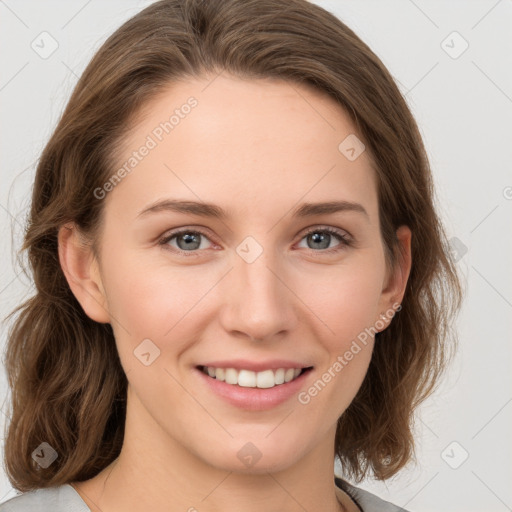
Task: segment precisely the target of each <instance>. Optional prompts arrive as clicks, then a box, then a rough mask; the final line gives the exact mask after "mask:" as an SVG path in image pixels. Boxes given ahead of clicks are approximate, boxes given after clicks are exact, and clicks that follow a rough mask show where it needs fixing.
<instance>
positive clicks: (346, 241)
mask: <svg viewBox="0 0 512 512" xmlns="http://www.w3.org/2000/svg"><path fill="white" fill-rule="evenodd" d="M185 233H188V234H193V235H202V236H204V237H205V238H208V240H209V237H208V235H207V234H206V233H205V232H203V231H201V230H197V229H180V230H178V231H174V232H171V233H169V234H168V235H166V236H164V237H163V238H161V239H160V240H159V241H158V244H159V245H162V246H163V247H164V249H166V250H170V251H172V252H174V253H177V254H179V255H183V256H186V257H197V256H199V252H201V251H200V250H199V249H196V250H194V251H183V250H181V249H178V248H176V247H172V248H169V246H168V245H167V244H168V243H169V242H170V241H171V240H172V239H173V238H175V237H177V236H179V235H183V234H185ZM312 233H329V234H330V235H334V237H336V238H337V239H338V241H339V242H340V244H339V245H337V246H335V247H331V248H330V249H322V250H319V251H315V250H314V249H308V250H309V251H311V252H317V253H322V254H333V253H337V252H339V251H342V250H343V249H345V248H347V247H351V246H352V245H353V242H352V239H351V238H350V236H349V235H345V234H343V232H342V231H340V230H337V229H335V228H331V227H315V228H312V229H310V230H308V231H307V232H306V233H304V235H303V236H302V238H301V239H300V240H301V241H302V240H303V239H304V238H305V237H307V236H308V235H310V234H312ZM210 241H211V240H210Z"/></svg>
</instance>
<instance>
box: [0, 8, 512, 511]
mask: <svg viewBox="0 0 512 512" xmlns="http://www.w3.org/2000/svg"><path fill="white" fill-rule="evenodd" d="M149 3H151V2H150V1H135V0H129V1H128V0H116V1H114V0H110V1H101V2H100V1H99V0H89V1H86V0H73V1H69V0H68V1H66V2H64V1H60V2H57V1H45V2H39V1H36V0H31V1H29V0H25V1H16V2H15V1H14V0H0V24H1V30H0V44H1V48H2V53H1V54H0V59H1V66H0V72H1V74H0V101H1V103H0V108H1V124H0V129H1V137H0V144H1V150H0V158H1V166H0V172H1V176H0V183H1V191H0V234H1V236H2V240H3V242H2V244H1V245H0V251H1V252H0V257H1V261H2V265H1V266H0V315H1V317H2V318H3V317H4V316H5V315H6V314H7V313H8V312H9V311H11V310H12V309H13V308H14V307H15V306H16V305H17V304H19V302H20V301H21V300H22V298H23V297H26V296H29V295H30V294H31V293H32V291H33V288H32V287H31V283H30V280H29V279H27V278H26V277H25V276H24V275H23V274H19V271H20V269H19V268H18V267H17V266H16V265H15V264H14V261H13V255H14V251H15V250H17V249H18V248H19V246H20V243H21V239H22V235H23V223H24V219H25V215H26V212H27V208H28V206H29V200H30V190H31V186H32V180H33V177H34V170H35V163H36V161H37V158H38V156H39V154H40V152H41V150H42V149H43V147H44V145H45V144H46V142H47V140H48V138H49V136H50V134H51V133H52V130H53V128H54V126H55V124H56V122H57V120H58V118H59V115H60V113H61V111H62V109H63V107H64V105H65V103H66V101H67V99H68V97H69V94H70V93H71V90H72V88H73V86H74V84H75V83H76V81H77V78H78V77H79V76H80V74H81V72H82V70H83V69H84V67H85V65H86V64H87V63H88V61H89V60H90V58H91V57H92V55H93V53H94V52H95V51H96V50H97V49H98V48H99V47H100V45H101V43H102V42H103V41H104V40H105V39H106V38H107V37H108V36H109V35H110V34H111V33H112V32H114V30H115V29H116V28H118V27H119V26H120V25H121V24H122V23H123V22H124V21H125V20H127V19H128V18H130V17H131V16H132V15H134V14H135V13H136V12H138V11H140V10H141V9H142V8H143V7H145V6H146V5H148V4H149ZM315 3H317V4H319V5H321V6H323V7H325V8H327V9H328V10H330V11H331V12H333V13H334V14H336V15H337V16H339V17H340V18H341V19H342V20H343V21H345V22H346V23H347V24H348V25H349V26H350V27H351V28H352V29H353V30H354V31H355V32H356V33H357V34H358V35H359V36H360V37H361V38H362V39H363V40H364V41H365V42H366V43H367V44H369V46H370V47H371V48H372V49H373V50H374V51H375V53H376V54H377V55H378V56H379V57H380V58H381V59H382V61H383V62H384V64H385V65H386V66H387V67H388V69H389V70H390V72H391V73H392V75H393V76H394V77H395V78H396V80H397V82H398V84H399V86H400V89H401V90H402V91H403V93H404V94H405V96H406V98H407V100H408V102H409V105H410V107H411V109H412V111H413V113H414V115H415V116H416V119H417V120H418V123H419V125H420V129H421V132H422V134H423V136H424V140H425V143H426V146H427V150H428V153H429V156H430V159H431V163H432V168H433V172H434V175H435V181H436V185H437V197H438V200H439V204H440V213H441V215H442V217H443V219H444V222H445V225H446V228H447V231H448V234H449V237H450V238H451V237H456V239H458V242H456V243H455V242H454V248H455V249H454V250H455V251H457V254H458V256H459V257H460V260H459V262H458V265H460V268H461V270H462V272H463V275H464V276H465V278H466V280H467V298H466V301H465V305H464V309H463V311H462V313H461V315H460V317H459V320H458V322H457V328H458V332H459V336H460V351H459V354H458V356H457V358H456V360H455V361H454V364H453V365H452V366H451V368H450V371H449V373H448V376H447V378H446V379H445V381H444V383H443V385H442V386H441V388H440V389H439V391H438V392H437V393H436V394H435V395H434V396H433V397H432V398H431V399H429V400H428V402H427V403H426V404H425V405H424V406H422V407H421V410H420V414H419V416H418V421H417V439H418V451H417V459H418V463H417V465H416V466H414V465H411V466H410V467H409V468H407V469H406V470H404V471H402V472H401V473H400V474H399V475H397V476H396V477H395V478H393V479H392V480H391V481H388V482H386V483H379V482H374V481H366V482H364V483H363V484H362V487H364V488H366V489H368V490H370V491H372V492H374V493H376V494H378V495H380V496H381V497H383V498H384V499H387V500H390V501H393V502H394V503H396V504H397V505H402V506H405V507H406V508H407V509H409V510H411V511H416V512H427V511H432V510H435V511H437V512H441V511H464V512H471V511H485V512H494V511H496V512H501V511H506V510H512V491H511V487H510V482H511V481H512V470H511V469H512V463H511V459H512V450H511V448H512V438H511V436H510V426H511V423H512V421H511V419H512V404H511V401H512V386H511V380H512V378H511V371H510V369H511V352H512V344H511V343H510V341H511V340H510V332H511V331H512V329H511V327H512V325H511V323H512V322H511V308H512V284H511V274H512V273H511V271H510V261H511V246H512V237H511V233H512V230H511V229H510V224H511V223H510V220H511V209H512V173H511V163H512V155H511V152H512V149H511V148H512V144H511V142H512V138H511V135H512V129H511V120H512V65H511V64H512V62H511V61H512V58H511V55H512V36H511V35H510V28H511V27H512V1H511V0H499V1H496V0H489V1H487V0H486V1H483V0H482V1H467V0H465V1H462V0H461V1H450V2H448V1H426V0H423V1H420V0H415V1H413V0H400V1H399V0H396V1H395V0H394V1H382V0H381V1H378V0H375V1H369V0H359V1H355V0H351V1H346V0H331V1H316V2H315ZM44 31H46V32H48V33H49V34H51V37H52V38H54V39H55V40H56V41H57V43H58V48H57V49H56V50H55V52H54V53H53V54H52V55H50V56H48V57H47V58H42V57H41V56H40V55H39V54H38V53H36V51H35V50H34V49H33V48H32V47H31V44H34V46H36V45H37V44H39V46H40V47H41V46H42V43H41V42H40V41H41V38H42V37H48V36H41V35H40V34H41V33H42V32H44ZM454 31H455V32H457V33H458V34H453V32H454ZM33 41H35V42H34V43H33ZM443 41H444V42H443ZM50 44H51V41H50V40H49V39H47V40H46V43H45V48H46V49H47V50H48V48H51V47H50ZM466 44H468V45H469V46H468V48H467V49H466V50H465V51H464V52H463V53H461V52H462V50H463V49H464V47H465V45H466ZM40 51H42V50H40ZM459 54H460V55H459ZM11 230H14V240H11ZM453 240H455V238H453ZM464 248H466V249H467V252H466V253H465V254H463V252H464V250H465V249H464ZM5 341H6V326H5V325H2V330H1V344H2V345H1V346H2V351H3V349H4V346H5ZM0 392H1V394H2V404H3V409H4V410H5V411H7V401H8V400H9V397H8V395H9V392H8V388H7V383H6V377H5V371H4V369H3V367H2V371H1V373H0ZM6 421H8V418H7V417H6V415H5V412H4V414H0V429H1V431H2V435H3V427H4V423H5V422H6ZM2 449H3V440H2ZM466 456H467V459H466V460H464V458H465V457H466ZM457 466H458V467H457ZM14 495H15V491H14V490H13V489H12V487H11V485H10V483H9V481H8V480H7V478H6V477H5V474H4V473H3V471H1V472H0V501H5V500H6V499H8V498H10V497H12V496H14Z"/></svg>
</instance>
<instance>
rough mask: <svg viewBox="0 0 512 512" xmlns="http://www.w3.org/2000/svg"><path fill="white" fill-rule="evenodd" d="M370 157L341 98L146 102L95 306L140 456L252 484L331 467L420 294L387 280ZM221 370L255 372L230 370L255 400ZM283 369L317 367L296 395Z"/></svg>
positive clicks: (132, 138) (179, 90) (286, 91)
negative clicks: (345, 416) (399, 309)
mask: <svg viewBox="0 0 512 512" xmlns="http://www.w3.org/2000/svg"><path fill="white" fill-rule="evenodd" d="M173 115H174V117H172V118H171V116H173ZM170 118H171V121H170ZM165 123H167V124H165ZM347 137H348V139H346V138H347ZM345 139H346V140H345ZM343 141H345V142H343ZM340 144H341V146H340ZM141 148H146V149H141ZM362 149H363V147H362V146H360V145H358V141H357V139H355V129H354V127H353V125H352V123H351V122H350V119H349V118H348V116H347V115H346V114H345V113H344V111H343V110H342V109H341V108H340V107H339V106H338V105H337V104H336V103H334V101H333V100H332V99H330V98H328V97H324V96H323V95H321V94H319V93H318V92H316V91H313V90H310V89H308V88H303V87H301V86H298V85H295V84H294V85H291V84H289V83H286V82H273V81H267V80H257V81H255V80H253V81H242V80H239V79H235V78H228V77H226V76H225V74H224V75H220V76H219V77H217V78H215V79H212V78H211V77H210V78H209V79H208V80H207V79H204V80H197V81H193V80H190V81H187V82H181V83H178V84H175V85H173V86H172V87H170V88H169V90H168V92H167V93H165V94H163V95H161V96H159V97H158V98H157V99H155V100H154V101H153V102H152V103H150V104H148V105H147V108H146V109H145V115H144V116H143V117H142V118H140V119H139V124H137V125H136V127H135V128H134V129H133V130H131V132H130V134H129V136H128V137H127V138H126V140H125V141H124V145H123V148H122V152H121V154H120V155H118V156H119V160H118V162H117V163H118V166H117V167H116V169H119V168H121V167H122V166H123V165H124V164H125V163H127V165H126V167H125V172H122V171H121V172H119V173H117V178H121V179H120V181H119V180H118V179H117V178H114V179H113V180H112V182H109V183H110V184H108V183H107V184H106V185H105V187H103V188H102V190H100V191H97V194H96V195H97V196H98V197H99V199H98V200H101V201H104V202H105V204H104V207H105V217H104V224H103V228H102V232H101V244H102V245H101V251H100V258H99V267H98V269H99V272H98V273H97V274H94V273H93V275H96V277H95V279H96V282H97V284H98V297H99V299H98V300H97V301H93V300H89V299H82V300H81V302H82V305H83V306H84V309H85V310H86V312H87V313H88V314H89V315H90V316H91V317H93V318H95V319H96V320H98V321H104V322H110V323H111V324H112V327H113V329H114V333H115V338H116V344H117V348H118V351H119V355H120V359H121V363H122V365H123V368H124V370H125V372H126V374H127V378H128V381H129V394H128V404H129V405H128V407H129V411H128V417H129V418H130V421H132V422H136V424H137V428H138V430H137V432H138V433H139V434H138V435H139V439H140V440H141V442H143V441H142V440H145V442H148V443H149V441H148V439H149V438H151V439H152V441H151V442H153V440H155V439H158V440H159V442H160V446H165V445H166V444H165V443H168V444H169V443H170V445H173V446H178V445H179V446H181V447H183V448H184V449H185V450H186V451H187V452H188V453H190V454H193V455H195V456H196V457H197V458H198V459H200V460H202V461H203V462H206V463H208V464H209V465H211V466H214V467H218V468H223V469H228V470H238V471H240V470H242V469H244V468H245V469H250V470H251V471H254V472H259V471H265V470H268V469H269V468H272V470H274V471H277V470H279V469H282V468H285V467H287V466H289V465H291V464H293V463H294V462H296V461H298V460H299V459H301V458H302V457H304V456H305V455H306V454H307V453H309V452H310V451H311V450H313V449H315V448H319V447H323V449H325V450H327V451H328V453H332V452H333V440H334V433H335V429H336V422H337V420H338V418H339V417H340V415H341V414H342V413H343V412H344V411H345V409H346V408H347V406H348V405H349V404H350V402H351V401H352V399H353V398H354V396H355V394H356V392H357V390H358V388H359V387H360V385H361V383H362V381H363V378H364V376H365V373H366V371H367V367H368V364H369V361H370V357H371V353H372V348H373V333H374V332H375V330H382V328H383V323H382V321H381V318H380V315H381V314H383V313H384V314H385V315H387V316H388V318H389V316H390V315H389V312H390V311H391V309H390V308H392V307H393V304H394V303H396V302H399V301H400V299H401V297H402V293H403V287H404V286H405V285H404V283H403V281H402V282H400V283H398V284H397V280H396V279H391V274H388V273H387V271H386V266H385V259H384V246H383V242H382V239H381V235H380V231H379V217H378V203H377V188H376V181H375V176H374V174H373V171H372V170H371V168H370V160H369V155H368V153H367V152H366V151H364V150H363V151H362V152H361V150H362ZM130 159H131V160H130ZM127 169H129V171H127ZM116 180H117V181H116ZM112 183H115V185H112ZM103 196H105V197H103ZM181 202H187V204H188V205H189V207H188V209H187V208H185V207H184V206H179V204H180V203H181ZM192 203H193V207H192V206H191V205H192ZM206 203H207V204H208V206H206ZM320 203H329V204H331V206H332V204H333V203H337V206H336V208H331V207H324V208H322V207H319V206H314V205H318V204H320ZM210 205H211V206H210ZM185 206H186V205H185ZM221 210H222V212H223V216H220V215H219V212H220V211H221ZM406 238H407V236H406ZM406 245H407V243H406ZM405 279H407V276H405ZM89 295H91V296H92V295H94V292H92V293H90V294H89ZM103 298H104V303H103V304H104V309H102V308H100V307H99V306H98V302H100V303H101V301H102V300H103ZM391 316H392V315H391ZM388 324H389V320H388V321H386V322H385V325H386V326H387V325H388ZM372 329H373V330H372ZM364 333H366V336H365V335H364ZM363 340H364V341H363ZM205 365H206V366H214V367H219V368H221V370H217V374H218V376H219V377H222V373H223V372H222V370H226V369H227V368H234V369H235V370H240V369H243V370H245V371H241V372H237V371H234V370H229V371H228V372H226V371H224V375H225V377H226V375H228V374H229V379H230V380H231V379H240V383H242V385H238V384H234V383H232V384H230V383H226V382H224V383H223V382H220V380H214V379H213V378H212V377H210V376H207V375H206V374H205V373H203V372H202V371H201V370H200V369H199V367H201V366H205ZM278 368H284V369H287V368H297V369H302V368H310V370H309V371H306V372H305V373H303V374H301V375H300V376H299V377H298V380H296V381H295V380H292V381H290V382H285V383H282V384H281V383H279V382H282V380H283V378H284V376H287V377H286V378H290V375H292V374H293V375H295V374H294V372H293V371H291V370H289V371H288V372H282V371H277V372H275V373H274V372H269V371H268V370H269V369H278ZM248 370H254V371H255V370H260V371H261V374H260V375H257V373H258V372H255V373H254V374H253V373H252V372H251V371H248ZM265 370H267V371H265ZM211 371H212V373H213V371H214V370H211ZM283 373H284V376H283ZM295 373H296V372H295ZM253 378H254V379H255V381H256V383H257V386H258V385H261V386H263V387H256V388H255V387H252V386H254V382H253V381H252V380H251V379H253ZM275 379H277V382H278V384H276V380H275ZM234 382H239V381H238V380H235V381H234ZM265 386H272V387H265ZM155 443H156V442H155ZM161 456H162V457H164V455H163V454H162V455H161Z"/></svg>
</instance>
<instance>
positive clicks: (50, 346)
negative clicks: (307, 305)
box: [4, 0, 462, 491]
mask: <svg viewBox="0 0 512 512" xmlns="http://www.w3.org/2000/svg"><path fill="white" fill-rule="evenodd" d="M221 71H227V72H229V73H230V74H232V75H233V76H238V77H241V78H249V79H251V78H254V79H258V78H276V79H281V80H285V81H288V82H293V83H296V84H302V85H308V86H312V87H314V88H315V89H316V90H319V91H322V92H323V93H325V94H327V95H329V96H330V97H332V98H333V99H334V100H336V101H337V102H338V103H339V104H340V105H341V106H342V107H344V108H345V110H346V111H347V112H348V114H349V115H350V117H351V119H352V121H353V122H354V124H355V126H356V127H357V130H358V134H360V136H361V138H362V139H363V140H364V143H365V145H366V148H367V150H368V151H369V152H370V154H371V155H372V159H373V163H374V167H375V171H376V176H377V183H378V197H379V216H380V227H381V232H382V236H383V240H384V243H385V246H386V249H387V256H388V257H389V258H390V261H391V263H394V262H395V261H396V259H397V258H398V257H400V252H399V250H398V249H397V247H398V242H397V239H396V236H395V231H396V229H397V228H398V227H399V226H400V225H407V226H409V227H410V229H411V231H412V247H411V251H412V269H411V273H410V276H409V281H408V285H407V289H406V292H405V296H404V298H403V301H402V310H401V311H400V312H399V313H398V314H397V315H396V316H395V317H394V319H393V321H392V322H391V324H390V326H389V327H388V328H387V329H385V330H384V331H382V332H380V333H378V334H377V335H376V343H375V347H374V352H373V356H372V360H371V363H370V367H369V370H368V373H367V375H366V377H365V380H364V382H363V384H362V386H361V388H360V390H359V392H358V394H357V396H356V397H355V399H354V400H353V402H352V403H351V405H350V406H349V407H348V409H347V410H346V411H345V413H344V414H343V415H342V416H341V417H340V418H339V420H338V426H337V432H336V443H335V449H336V455H337V456H339V458H340V461H341V463H342V467H343V470H344V472H345V473H346V474H347V475H348V476H352V477H353V478H356V479H357V480H360V479H361V478H363V477H364V476H365V475H366V474H367V473H368V471H369V470H371V471H372V472H373V473H374V475H375V476H376V477H377V478H379V479H386V478H389V477H390V476H392V475H394V474H395V473H396V472H397V471H398V470H399V469H401V468H402V467H403V466H404V465H405V464H406V463H407V462H408V461H409V460H410V459H411V458H412V457H413V455H414V442H413V436H412V428H413V412H414V410H415V408H416V406H417V405H418V404H419V403H420V402H421V401H422V400H424V399H425V398H426V397H427V396H428V395H429V394H430V393H431V392H432V390H433V389H434V385H435V384H436V383H437V381H438V377H439V375H440V374H441V371H442V370H443V368H444V366H445V362H446V360H447V356H448V355H449V353H450V351H449V350H447V348H449V347H452V346H453V343H449V339H451V340H453V342H455V341H456V335H455V334H454V333H453V332H452V328H451V319H452V316H453V315H454V314H455V313H456V311H457V310H458V308H459V307H460V303H461V300H462V288H461V283H460V279H459V277H458V274H457V269H456V267H455V263H454V261H453V260H452V257H451V254H450V251H449V249H448V244H447V241H446V235H445V233H444V231H443V227H442V225H441V222H440V220H439V218H438V216H437V214H436V211H435V208H434V191H433V184H432V176H431V172H430V168H429V163H428V159H427V155H426V151H425V149H424V146H423V142H422V139H421V136H420V133H419V131H418V128H417V125H416V123H415V121H414V119H413V117H412V114H411V112H410V111H409V108H408V107H407V104H406V102H405V100H404V98H403V97H402V95H401V93H400V92H399V90H398V88H397V86H396V84H395V83H394V81H393V79H392V77H391V75H390V74H389V72H388V71H387V70H386V68H385V67H384V65H383V64H382V62H381V61H380V60H379V59H378V57H377V56H376V55H375V54H374V53H373V52H372V51H371V50H370V48H369V47H368V46H367V45H366V44H365V43H363V42H362V41H361V40H360V39H359V38H358V37H357V36H356V34H355V33H354V32H353V31H352V30H350V29H349V28H348V27H347V26H346V25H344V24H343V23H342V22H341V21H340V20H339V19H338V18H336V17H335V16H334V15H332V14H331V13H329V12H328V11H326V10H324V9H322V8H321V7H319V6H317V5H315V4H312V3H310V2H308V1H306V0H286V1H284V0H243V1H241V0H208V1H201V0H162V1H158V2H155V3H154V4H152V5H150V6H149V7H147V8H145V9H144V10H142V11H141V12H140V13H138V14H137V15H136V16H134V17H133V18H132V19H130V20H128V21H127V22H126V23H124V24H123V25H122V26H121V27H120V28H119V29H118V30H117V31H116V32H115V33H114V34H113V35H111V36H110V37H109V38H108V39H107V41H106V42H105V43H104V44H103V46H102V47H101V48H100V49H99V51H98V52H97V53H96V55H95V56H94V58H93V59H92V61H91V62H90V63H89V65H88V66H87V68H86V70H85V71H84V73H83V74H82V76H81V78H80V80H79V81H78V83H77V85H76V87H75V89H74V91H73V93H72V96H71V98H70V100H69V102H68V104H67V106H66V108H65V110H64V112H63V114H62V117H61V119H60V121H59V123H58V125H57V127H56V129H55V131H54V133H53V135H52V137H51V138H50V140H49V142H48V144H47V145H46V147H45V149H44V151H43V153H42V155H41V158H40V160H39V162H38V166H37V173H36V178H35V184H34V189H33V196H32V205H31V211H30V217H29V224H28V227H27V231H26V236H25V240H24V244H23V246H22V248H21V251H25V250H26V251H27V252H28V261H29V265H30V268H31V271H32V273H33V278H34V282H35V286H36V293H35V295H34V296H33V297H32V298H30V299H29V300H27V301H26V302H24V303H23V304H21V305H20V306H19V307H18V308H16V309H15V310H14V311H13V312H12V313H11V314H10V315H9V317H10V316H12V315H14V314H15V313H19V314H18V315H17V317H16V319H15V321H14V322H13V325H12V326H11V328H10V330H9V337H8V342H7V350H6V355H5V359H4V364H5V366H6V370H7V375H8V382H9V386H10V388H11V390H12V414H11V422H10V425H9V428H8V431H7V434H6V436H5V455H4V465H5V469H6V472H7V475H8V478H9V480H10V482H11V483H12V485H13V486H14V487H15V488H17V489H19V490H21V491H28V490H31V489H34V488H40V487H50V486H57V485H62V484H65V483H70V482H73V481H83V480H87V479H90V478H92V477H93V476H95V475H96V474H97V473H98V472H99V471H101V470H102V469H103V468H104V467H106V466H107V465H108V464H109V463H110V462H112V460H113V459H115V458H116V457H117V456H118V455H119V452H120V449H121V446H122V441H123V435H124V423H125V413H126V389H127V379H126V376H125V374H124V371H123V368H122V366H121V364H120V360H119V356H118V353H117V350H116V345H115V340H114V336H113V331H112V328H111V326H110V324H100V323H97V322H95V321H93V320H91V319H90V318H89V317H88V316H87V315H86V314H85V313H84V311H83V309H82V308H81V306H80V304H79V303H78V301H77V300H76V299H75V297H74V295H73V293H72V292H71V290H70V288H69V285H68V283H67V281H66V279H65V276H64V274H63V272H62V269H61V267H60V264H59V257H58V252H57V251H58V242H57V234H58V230H59V228H60V227H61V226H62V225H63V224H65V223H67V222H74V223H75V224H76V225H77V226H78V227H79V229H80V230H81V231H82V232H83V233H85V234H88V235H90V237H91V239H92V240H94V239H95V238H97V234H98V232H99V228H100V225H101V214H102V207H103V204H104V201H100V200H97V199H96V198H95V196H94V190H95V189H96V188H97V187H101V186H102V185H103V184H104V183H105V182H106V181H107V180H108V178H109V177H110V176H112V174H113V171H114V170H115V168H116V167H115V165H116V162H115V158H114V157H113V155H115V149H116V148H118V147H119V145H120V144H121V143H122V141H123V137H124V136H125V135H126V133H127V130H128V128H129V127H130V126H133V123H134V119H137V115H138V113H140V112H141V107H143V106H144V105H145V104H147V102H148V101H149V100H151V99H152V98H155V97H156V95H158V94H159V93H161V92H162V91H164V90H166V89H168V87H169V85H170V84H172V83H173V81H176V80H186V79H187V77H193V78H195V77H203V76H205V75H206V74H212V75H213V74H215V73H219V72H221ZM340 142H341V141H340ZM42 442H47V443H48V444H50V445H51V446H52V447H53V448H54V449H55V450H56V451H57V453H58V458H57V459H56V460H55V461H54V462H53V463H52V464H51V465H50V466H49V467H48V468H46V469H41V467H40V466H39V465H38V464H37V463H35V462H34V460H33V459H32V456H31V455H32V452H33V451H34V450H35V449H36V448H37V447H38V446H39V445H40V443H42Z"/></svg>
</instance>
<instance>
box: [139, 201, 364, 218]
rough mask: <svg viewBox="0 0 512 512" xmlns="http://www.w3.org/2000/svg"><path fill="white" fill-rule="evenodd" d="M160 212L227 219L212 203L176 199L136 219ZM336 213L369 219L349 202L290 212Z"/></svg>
mask: <svg viewBox="0 0 512 512" xmlns="http://www.w3.org/2000/svg"><path fill="white" fill-rule="evenodd" d="M162 211H171V212H177V213H188V214H191V215H197V216H200V217H212V218H216V219H220V220H225V219H227V218H228V217H229V215H228V213H227V212H226V211H225V210H224V209H222V208H221V207H220V206H217V205H215V204H212V203H204V202H197V201H183V200H177V199H161V200H159V201H156V202H155V203H152V204H150V205H149V206H148V207H146V208H144V209H143V210H142V211H140V212H139V213H138V214H137V217H141V216H145V215H147V214H149V213H158V212H162ZM337 212H356V213H362V214H363V215H365V216H366V217H368V218H369V215H368V212H367V211H366V210H365V208H364V207H363V205H361V204H359V203H354V202H351V201H328V202H323V203H303V204H301V205H300V206H298V207H296V208H295V209H294V210H292V215H293V216H294V217H299V218H303V217H313V216H315V215H326V214H330V213H337Z"/></svg>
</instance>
